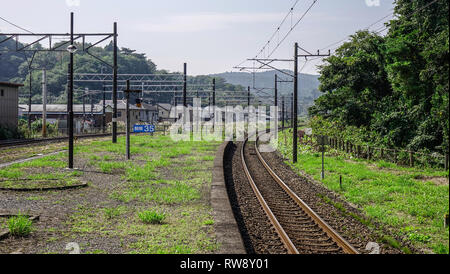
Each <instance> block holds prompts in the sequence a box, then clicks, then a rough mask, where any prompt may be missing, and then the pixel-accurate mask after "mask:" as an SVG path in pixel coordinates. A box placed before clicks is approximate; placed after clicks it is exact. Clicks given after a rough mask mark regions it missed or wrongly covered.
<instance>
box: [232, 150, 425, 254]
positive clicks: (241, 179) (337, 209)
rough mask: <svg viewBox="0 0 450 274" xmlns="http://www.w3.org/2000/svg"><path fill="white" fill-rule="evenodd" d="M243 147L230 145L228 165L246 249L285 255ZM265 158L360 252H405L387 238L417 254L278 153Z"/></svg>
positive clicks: (289, 184) (235, 207)
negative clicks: (256, 192)
mask: <svg viewBox="0 0 450 274" xmlns="http://www.w3.org/2000/svg"><path fill="white" fill-rule="evenodd" d="M241 146H242V143H241V142H240V143H237V144H232V145H231V146H230V149H229V151H228V153H227V154H226V159H225V161H224V165H225V179H226V183H227V188H228V194H229V197H230V202H231V204H232V208H233V212H234V215H235V218H236V220H237V223H238V226H239V229H240V231H241V234H242V237H243V239H244V244H245V247H246V249H247V252H248V253H257V254H264V253H271V254H284V253H286V250H285V248H284V246H283V245H282V244H281V241H280V240H279V238H278V236H274V232H275V230H274V228H273V227H272V225H271V223H270V221H269V220H268V219H267V217H266V215H265V213H264V211H263V209H262V208H261V206H260V205H259V202H258V200H257V198H256V197H255V196H254V195H253V190H252V189H251V187H250V184H249V183H248V181H247V178H246V176H245V173H244V170H243V167H242V164H241V158H240V148H241ZM262 155H263V157H264V159H265V160H266V161H267V163H268V164H269V165H270V166H271V167H272V169H273V170H274V171H275V172H276V173H277V174H278V176H279V177H280V178H281V179H282V180H283V181H284V182H285V183H286V184H287V185H288V186H289V187H290V188H291V189H292V190H293V191H294V192H295V193H296V194H297V195H298V196H299V197H300V198H301V199H302V200H303V201H305V202H306V203H307V204H308V205H309V206H310V207H311V208H312V209H313V210H314V211H315V212H316V213H317V214H318V215H319V216H321V218H322V219H324V220H325V222H327V223H328V224H329V225H330V226H331V227H333V229H335V230H336V231H337V232H338V233H339V234H340V235H341V236H342V237H343V238H345V239H346V240H347V241H348V242H349V243H350V244H352V245H353V246H354V247H355V248H356V249H357V250H358V251H359V252H360V253H362V254H367V253H370V252H371V251H374V250H373V249H367V250H366V246H367V245H368V244H369V243H371V242H372V243H376V244H377V245H378V246H379V253H381V254H402V253H404V252H403V251H402V250H401V248H398V247H393V245H392V243H391V244H389V243H388V241H386V240H382V238H385V239H386V236H387V238H391V239H395V240H396V241H397V243H400V245H401V247H407V248H408V249H409V250H410V251H412V252H413V253H417V251H416V250H414V248H413V247H412V246H411V245H410V244H409V243H408V242H407V241H402V239H398V238H396V237H395V236H393V235H392V233H390V232H389V231H386V229H380V226H379V225H378V224H377V223H376V222H374V221H373V220H370V223H371V226H369V225H367V223H366V222H365V220H367V218H366V217H365V216H364V215H363V214H362V213H361V211H360V210H358V209H357V208H356V207H354V206H353V205H351V204H349V203H347V202H346V201H344V200H343V199H341V198H340V197H338V196H337V195H336V194H335V193H334V192H332V191H329V190H328V189H326V188H325V187H324V186H322V185H320V182H316V181H314V180H312V179H311V178H309V177H307V176H300V175H299V174H297V173H296V172H294V171H293V170H292V169H291V168H290V167H289V166H288V165H286V164H285V163H284V159H283V157H282V156H281V155H280V154H279V153H278V152H272V153H262ZM361 220H363V222H361ZM394 245H395V244H394Z"/></svg>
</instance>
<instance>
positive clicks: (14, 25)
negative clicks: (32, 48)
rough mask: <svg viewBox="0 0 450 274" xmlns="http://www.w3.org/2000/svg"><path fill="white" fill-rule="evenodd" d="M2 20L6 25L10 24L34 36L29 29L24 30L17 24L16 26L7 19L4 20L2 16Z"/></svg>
mask: <svg viewBox="0 0 450 274" xmlns="http://www.w3.org/2000/svg"><path fill="white" fill-rule="evenodd" d="M0 19H1V20H3V21H5V22H6V23H8V24H10V25H12V26H14V27H16V28H19V29H21V30H23V31H26V32H28V33H31V34H34V33H33V32H31V31H29V30H27V29H25V28H22V27H21V26H19V25H16V24H14V23H13V22H11V21H8V20H6V19H5V18H3V17H1V16H0Z"/></svg>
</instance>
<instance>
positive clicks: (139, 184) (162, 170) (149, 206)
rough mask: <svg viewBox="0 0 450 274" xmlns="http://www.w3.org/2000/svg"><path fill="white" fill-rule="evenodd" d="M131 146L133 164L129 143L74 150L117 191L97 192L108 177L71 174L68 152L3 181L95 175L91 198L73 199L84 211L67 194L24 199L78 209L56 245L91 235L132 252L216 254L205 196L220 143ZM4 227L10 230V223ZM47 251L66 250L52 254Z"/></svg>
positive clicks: (155, 141)
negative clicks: (128, 155) (127, 151)
mask: <svg viewBox="0 0 450 274" xmlns="http://www.w3.org/2000/svg"><path fill="white" fill-rule="evenodd" d="M131 144H132V147H131V154H132V155H131V157H132V159H131V160H130V161H126V160H124V159H125V138H124V137H123V136H121V137H119V138H118V142H117V143H116V144H112V143H111V140H110V139H105V140H99V139H96V140H95V141H90V142H89V143H86V144H81V143H80V144H78V143H77V144H76V145H75V158H76V162H75V164H79V165H84V166H89V168H90V169H92V168H93V169H96V171H101V172H104V173H108V174H109V175H108V178H111V185H110V186H111V188H107V189H103V188H99V187H98V185H97V182H96V178H97V177H98V176H101V175H97V174H95V173H89V172H88V171H86V172H82V171H73V172H69V171H66V170H65V167H66V164H67V162H66V157H67V153H66V152H63V153H59V154H56V155H52V156H46V157H43V158H40V159H36V160H33V161H30V162H29V163H27V164H25V163H24V164H17V165H13V166H9V167H7V168H4V169H0V180H1V179H2V178H3V180H4V181H8V182H13V181H14V180H16V181H17V180H19V179H33V180H37V181H43V180H60V179H64V180H66V179H69V180H78V179H80V180H81V179H86V178H89V179H90V178H91V177H90V176H91V174H95V176H92V182H91V183H90V186H91V187H90V188H89V189H87V190H88V192H85V191H84V189H83V190H80V192H74V193H73V195H72V194H71V195H70V199H72V200H71V201H76V202H75V204H77V206H74V205H73V204H71V202H70V201H67V200H66V199H67V198H66V197H65V196H64V195H63V193H65V192H56V194H51V193H50V192H43V193H39V195H27V196H26V197H24V198H23V199H24V200H28V201H34V202H35V203H37V204H40V203H51V204H53V205H55V204H64V205H68V206H71V212H72V213H71V214H70V215H69V216H68V218H67V219H66V221H65V222H64V223H62V224H61V225H62V226H65V227H64V228H63V229H61V230H58V231H57V232H55V233H54V234H55V235H54V237H52V238H51V239H50V241H51V242H54V243H55V245H54V246H58V244H59V243H60V241H62V239H71V240H73V241H75V242H77V240H79V238H80V237H81V238H83V237H86V236H87V237H95V238H96V239H105V240H104V241H105V242H108V245H107V246H109V245H110V244H109V243H111V245H112V244H117V245H120V248H123V251H124V252H129V253H146V254H148V253H152V254H156V253H162V254H166V253H211V252H214V251H216V250H217V248H218V245H217V243H216V241H215V236H214V228H213V226H212V224H214V221H213V219H212V216H211V208H210V206H209V203H208V200H207V199H208V197H207V195H205V193H207V191H208V187H209V184H210V182H211V176H212V174H211V170H210V168H211V167H212V166H213V160H214V158H215V157H214V155H215V152H216V149H217V146H218V145H219V143H216V142H191V141H180V142H174V141H172V140H171V138H170V137H169V136H162V135H155V136H148V135H146V136H144V135H132V136H131ZM33 180H31V181H33ZM90 191H99V192H98V193H99V194H100V195H99V196H98V198H96V199H94V200H91V196H92V195H91V194H92V193H90ZM105 193H106V194H105ZM103 194H105V195H103ZM60 195H61V196H60ZM162 212H164V213H162ZM139 215H141V216H139ZM162 216H163V217H162ZM141 217H142V219H141ZM149 224H158V225H149ZM4 225H5V227H6V223H5V224H4ZM102 241H103V240H102ZM116 241H117V242H116ZM119 241H120V244H119ZM57 243H58V244H57ZM52 246H53V245H52ZM43 252H46V253H55V252H56V253H58V252H59V251H55V250H54V247H51V248H49V249H48V250H43ZM106 252H108V248H106V247H103V246H101V245H95V247H94V246H92V250H89V251H86V253H106Z"/></svg>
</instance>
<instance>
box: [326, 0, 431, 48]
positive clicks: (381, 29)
mask: <svg viewBox="0 0 450 274" xmlns="http://www.w3.org/2000/svg"><path fill="white" fill-rule="evenodd" d="M437 1H439V0H433V1H432V2H430V3H428V4H425V5H423V6H422V7H420V8H419V9H417V10H415V11H414V12H411V13H409V14H407V15H405V16H404V17H406V18H408V17H410V16H412V15H414V14H416V13H417V12H419V11H422V10H424V9H425V8H428V7H429V6H431V5H432V4H434V3H436V2H437ZM393 10H394V9H391V11H393ZM390 16H394V14H393V13H390V14H388V15H386V16H384V17H382V18H380V19H379V20H377V21H375V22H374V23H372V24H370V25H369V26H368V27H366V28H365V30H369V29H370V28H371V27H373V26H374V25H376V24H377V23H379V22H381V21H382V20H384V19H386V18H388V17H390ZM386 23H387V22H386ZM388 28H389V26H386V25H384V26H382V27H380V28H378V29H376V30H375V31H374V33H375V34H379V33H381V32H383V31H385V30H387V29H388ZM348 38H350V35H349V36H346V37H345V38H344V39H341V40H339V41H338V42H335V43H332V44H330V45H328V46H326V47H324V48H322V49H321V50H324V49H335V48H337V47H334V48H331V47H332V46H334V45H336V44H340V43H341V42H343V41H346V40H348Z"/></svg>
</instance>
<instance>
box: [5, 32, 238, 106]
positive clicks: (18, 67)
mask: <svg viewBox="0 0 450 274" xmlns="http://www.w3.org/2000/svg"><path fill="white" fill-rule="evenodd" d="M4 38H6V37H5V36H1V35H0V41H1V40H3V39H4ZM15 43H16V42H15V41H13V40H9V41H7V42H5V43H2V44H0V52H1V55H0V81H11V82H15V83H23V84H24V85H25V86H24V87H22V88H21V89H20V91H21V92H20V94H21V97H20V103H28V94H29V71H28V62H27V57H28V60H30V59H31V56H32V54H31V53H24V52H14V49H15ZM56 45H58V44H56ZM56 45H55V46H56ZM77 46H78V48H81V45H79V44H77ZM39 48H42V45H40V44H36V45H33V46H32V49H39ZM6 51H9V52H6ZM90 52H91V53H92V54H94V55H96V56H98V57H100V58H102V59H103V60H105V61H106V62H108V63H112V60H113V45H112V43H110V44H108V45H106V46H105V47H93V48H91V49H90ZM68 63H69V55H68V54H67V53H58V52H38V53H37V54H36V56H35V58H34V61H33V65H32V67H33V68H35V69H36V70H34V71H33V72H32V103H34V104H38V103H41V102H42V87H41V81H42V72H41V70H42V69H46V70H47V82H48V92H49V94H48V97H47V98H48V103H60V104H63V103H66V102H67V95H66V90H67V66H68ZM74 63H75V66H74V72H75V73H100V72H102V71H103V72H104V73H112V72H111V69H110V68H109V67H107V66H106V65H105V64H103V63H101V62H100V61H98V60H96V59H95V58H93V57H91V56H89V55H88V54H86V53H84V52H82V51H78V52H77V53H76V54H75V55H74ZM118 65H119V69H118V71H119V73H121V74H133V73H135V74H168V73H169V72H167V71H166V70H158V69H157V66H156V64H155V63H153V61H152V60H151V59H149V58H147V57H146V55H145V54H143V53H137V52H135V50H132V49H129V48H120V50H119V54H118ZM182 66H183V64H182V63H181V64H180V71H181V70H182ZM189 82H195V84H196V85H207V84H211V83H212V77H209V76H196V77H191V76H190V77H188V83H189ZM75 84H76V85H77V83H75ZM108 84H110V83H108ZM75 88H78V89H81V90H84V89H85V88H89V89H90V90H101V89H102V84H101V83H83V84H78V86H76V87H75ZM216 88H217V90H231V91H233V90H244V88H243V87H241V86H238V85H232V84H227V83H226V82H225V80H224V79H221V78H218V79H216ZM81 94H82V91H81V92H75V95H74V101H75V103H81V100H82V97H81V96H80V95H81ZM108 96H110V95H108ZM172 98H173V94H171V93H160V94H152V95H148V99H152V100H153V102H155V101H157V102H171V101H172ZM101 99H102V94H96V95H94V100H95V101H98V100H101ZM107 99H109V98H107Z"/></svg>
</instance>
